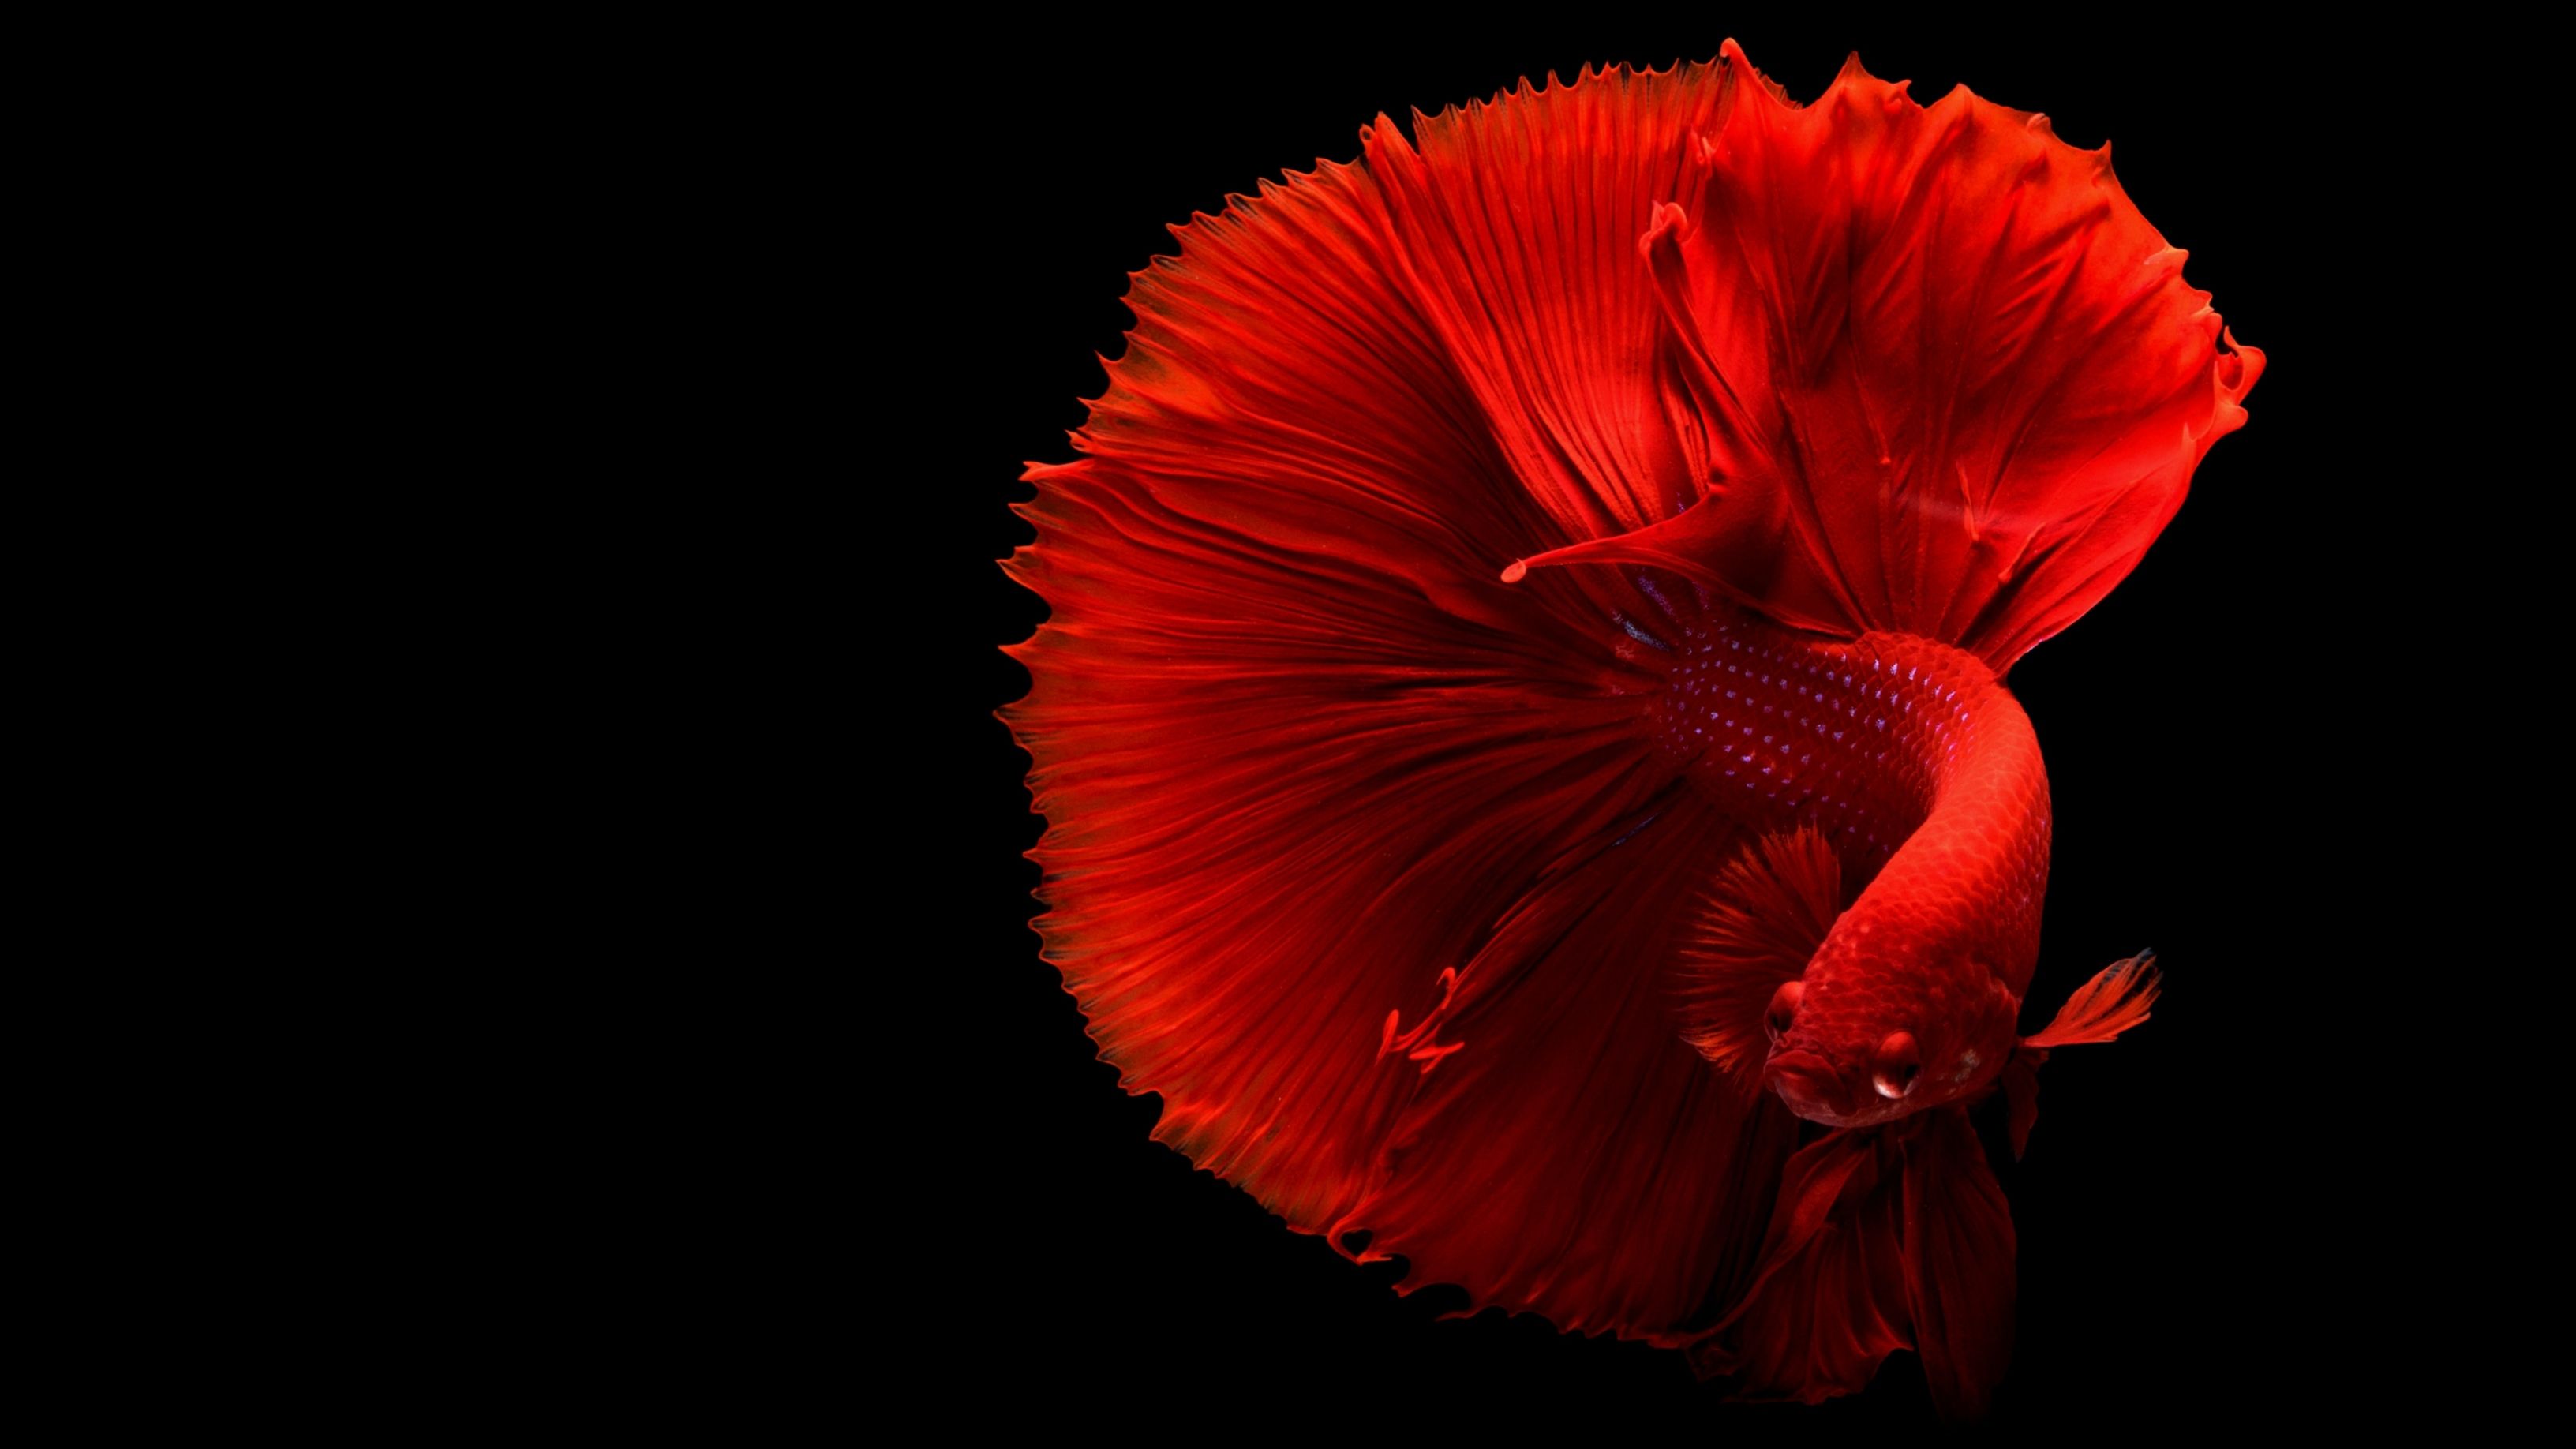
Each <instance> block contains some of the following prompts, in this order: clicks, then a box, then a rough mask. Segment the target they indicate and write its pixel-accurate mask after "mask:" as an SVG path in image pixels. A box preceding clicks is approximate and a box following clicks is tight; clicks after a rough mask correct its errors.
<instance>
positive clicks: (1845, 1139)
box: [1689, 1128, 1913, 1404]
mask: <svg viewBox="0 0 2576 1449" xmlns="http://www.w3.org/2000/svg"><path fill="white" fill-rule="evenodd" d="M1899 1175H1900V1174H1899V1163H1898V1160H1897V1150H1896V1147H1895V1142H1894V1136H1893V1134H1891V1133H1888V1132H1886V1131H1883V1130H1879V1129H1874V1128H1873V1129H1864V1130H1861V1131H1846V1132H1834V1133H1829V1134H1827V1135H1826V1136H1823V1137H1820V1138H1818V1139H1816V1140H1815V1141H1813V1142H1811V1143H1808V1144H1807V1145H1806V1146H1805V1147H1803V1148H1801V1149H1799V1151H1798V1154H1797V1155H1796V1156H1794V1157H1792V1158H1790V1159H1789V1164H1788V1166H1787V1168H1786V1169H1785V1170H1784V1171H1783V1172H1782V1175H1781V1180H1780V1193H1779V1197H1778V1200H1777V1203H1776V1205H1775V1206H1774V1207H1773V1208H1772V1213H1771V1227H1770V1231H1769V1233H1768V1235H1767V1236H1766V1237H1765V1238H1764V1240H1763V1246H1762V1258H1761V1267H1760V1268H1759V1270H1758V1271H1757V1272H1756V1273H1755V1275H1754V1279H1753V1282H1752V1285H1751V1286H1750V1287H1749V1288H1748V1289H1746V1290H1745V1292H1744V1294H1743V1296H1742V1297H1741V1298H1740V1299H1739V1300H1738V1301H1737V1303H1736V1306H1735V1307H1734V1309H1733V1310H1732V1311H1730V1312H1729V1313H1728V1314H1727V1315H1726V1316H1725V1317H1724V1318H1722V1319H1720V1320H1719V1321H1718V1323H1717V1324H1716V1325H1715V1326H1714V1327H1713V1328H1711V1329H1710V1330H1709V1331H1708V1333H1707V1335H1706V1336H1705V1337H1703V1338H1701V1339H1699V1340H1698V1341H1697V1342H1695V1343H1693V1344H1691V1345H1690V1350H1689V1351H1690V1360H1691V1367H1692V1368H1693V1369H1694V1370H1695V1371H1696V1372H1698V1373H1699V1375H1700V1376H1701V1377H1703V1378H1709V1377H1717V1376H1728V1377H1732V1378H1733V1379H1734V1380H1735V1382H1734V1385H1733V1392H1732V1393H1731V1394H1730V1397H1732V1398H1738V1399H1795V1400H1797V1401H1798V1402H1800V1403H1806V1404H1816V1403H1822V1402H1824V1401H1825V1400H1826V1399H1828V1398H1831V1397H1833V1396H1834V1395H1836V1394H1849V1393H1857V1392H1859V1391H1860V1390H1861V1389H1863V1388H1865V1387H1867V1386H1868V1384H1869V1381H1870V1379H1871V1378H1872V1377H1873V1376H1874V1375H1875V1374H1876V1373H1877V1372H1878V1366H1879V1364H1880V1363H1882V1362H1884V1361H1885V1360H1886V1358H1887V1356H1888V1355H1889V1354H1891V1353H1894V1352H1895V1351H1897V1350H1898V1349H1902V1348H1910V1347H1912V1346H1913V1339H1912V1337H1911V1336H1910V1334H1909V1333H1908V1331H1907V1324H1906V1314H1907V1306H1906V1300H1907V1290H1906V1283H1905V1263H1904V1244H1903V1239H1902V1219H1901V1206H1902V1205H1901V1204H1900V1202H1899V1201H1898V1197H1899Z"/></svg>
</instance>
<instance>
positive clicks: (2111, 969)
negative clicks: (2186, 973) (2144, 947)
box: [2022, 951, 2162, 1048]
mask: <svg viewBox="0 0 2576 1449" xmlns="http://www.w3.org/2000/svg"><path fill="white" fill-rule="evenodd" d="M2160 989H2162V978H2161V976H2160V975H2159V973H2158V972H2157V970H2156V953H2155V952H2153V951H2140V952H2139V953H2138V954H2137V955H2135V956H2132V957H2130V958H2129V959H2127V960H2125V961H2115V962H2113V963H2111V964H2110V965H2108V966H2105V967H2103V968H2102V970H2101V971H2100V972H2099V973H2097V974H2096V975H2095V976H2094V978H2093V979H2092V980H2090V981H2087V982H2085V983H2084V984H2083V985H2082V986H2079V987H2077V988H2075V994H2074V995H2072V996H2070V997H2068V998H2066V1004H2065V1005H2064V1006H2062V1007H2060V1008H2058V1011H2057V1016H2056V1017H2055V1019H2053V1020H2051V1021H2050V1022H2049V1023H2048V1025H2047V1026H2046V1027H2044V1028H2042V1029H2041V1030H2039V1031H2037V1032H2034V1033H2032V1034H2031V1035H2029V1036H2026V1037H2023V1038H2022V1045H2023V1046H2024V1047H2025V1048H2028V1047H2067V1046H2083V1045H2087V1044H2090V1043H2094V1042H2106V1041H2110V1040H2112V1039H2113V1038H2115V1037H2117V1036H2118V1035H2119V1034H2120V1033H2122V1032H2124V1031H2127V1030H2128V1029H2129V1028H2131V1027H2133V1026H2136V1025H2138V1024H2139V1023H2141V1022H2143V1021H2145V1020H2146V1019H2147V1015H2148V1012H2147V1008H2149V1007H2151V1006H2153V1005H2155V1001H2156V993H2157V992H2158V991H2159V990H2160Z"/></svg>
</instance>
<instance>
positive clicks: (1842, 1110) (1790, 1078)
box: [1762, 1051, 1857, 1123]
mask: <svg viewBox="0 0 2576 1449" xmlns="http://www.w3.org/2000/svg"><path fill="white" fill-rule="evenodd" d="M1762 1085H1764V1086H1766V1087H1769V1088H1770V1089H1771V1090H1773V1091H1775V1092H1778V1093H1779V1094H1780V1100H1782V1101H1784V1102H1786V1103H1788V1104H1789V1110H1790V1111H1792V1112H1795V1113H1797V1114H1798V1115H1799V1116H1801V1117H1804V1118H1806V1119H1807V1120H1809V1121H1811V1122H1827V1123H1841V1122H1846V1121H1848V1120H1850V1119H1851V1118H1852V1117H1853V1116H1854V1115H1855V1108H1856V1106H1857V1104H1856V1103H1855V1102H1854V1101H1853V1098H1852V1090H1851V1083H1850V1082H1849V1081H1848V1080H1847V1079H1846V1078H1845V1077H1844V1075H1843V1074H1842V1073H1841V1072H1839V1071H1836V1070H1835V1069H1834V1064H1833V1063H1832V1062H1830V1061H1828V1060H1826V1059H1825V1058H1824V1057H1822V1056H1819V1055H1817V1054H1816V1053H1814V1052H1808V1051H1786V1052H1780V1053H1778V1054H1776V1055H1774V1056H1773V1057H1772V1058H1771V1060H1770V1061H1768V1062H1767V1063H1765V1064H1764V1065H1763V1068H1762Z"/></svg>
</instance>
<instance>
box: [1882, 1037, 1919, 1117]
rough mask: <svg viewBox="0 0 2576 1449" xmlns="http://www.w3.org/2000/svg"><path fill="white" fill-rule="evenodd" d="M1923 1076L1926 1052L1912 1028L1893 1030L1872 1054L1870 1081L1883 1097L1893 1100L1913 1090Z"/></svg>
mask: <svg viewBox="0 0 2576 1449" xmlns="http://www.w3.org/2000/svg"><path fill="white" fill-rule="evenodd" d="M1922 1075H1923V1052H1922V1050H1921V1049H1920V1048H1918V1047H1917V1046H1915V1044H1914V1033H1912V1032H1910V1031H1899V1032H1890V1033H1889V1034H1888V1037H1887V1040H1885V1041H1883V1042H1880V1043H1879V1044H1878V1050H1877V1051H1876V1052H1874V1053H1872V1054H1871V1056H1870V1062H1869V1079H1870V1082H1871V1083H1872V1084H1873V1085H1875V1086H1876V1087H1877V1088H1878V1094H1879V1095H1880V1096H1882V1097H1886V1098H1889V1099H1890V1100H1893V1099H1895V1098H1898V1097H1902V1096H1904V1095H1905V1094H1906V1093H1908V1092H1911V1091H1913V1090H1914V1083H1915V1080H1916V1079H1917V1078H1918V1077H1920V1076H1922Z"/></svg>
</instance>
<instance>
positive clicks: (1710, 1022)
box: [1674, 826, 1845, 1068]
mask: <svg viewBox="0 0 2576 1449" xmlns="http://www.w3.org/2000/svg"><path fill="white" fill-rule="evenodd" d="M1842 880H1843V873H1842V863H1841V862H1840V861H1839V860H1837V859H1835V858H1834V851H1833V847H1832V846H1831V845H1829V844H1827V843H1826V841H1825V837H1824V834H1823V832H1821V831H1818V830H1817V829H1816V828H1815V827H1813V826H1800V827H1799V828H1798V829H1796V830H1794V831H1790V832H1786V833H1780V834H1772V835H1764V836H1759V837H1757V838H1755V839H1754V840H1753V841H1752V842H1751V843H1749V844H1747V845H1746V846H1745V847H1744V849H1742V850H1741V851H1738V852H1737V853H1736V854H1735V855H1734V857H1733V858H1731V859H1729V860H1728V861H1727V863H1726V864H1725V865H1724V866H1723V867H1721V868H1720V869H1719V870H1718V873H1717V879H1716V880H1715V881H1713V882H1711V883H1710V885H1709V888H1708V895H1707V898H1706V899H1705V900H1704V901H1702V902H1701V904H1700V907H1699V911H1698V915H1697V918H1696V919H1695V920H1694V921H1693V922H1692V924H1691V926H1690V927H1689V929H1688V931H1687V933H1686V934H1685V935H1684V936H1683V939H1682V949H1681V956H1680V958H1679V960H1678V961H1676V962H1675V965H1674V974H1675V976H1676V977H1677V978H1678V979H1679V982H1680V988H1681V1018H1682V1039H1683V1040H1684V1041H1687V1042H1689V1043H1690V1044H1691V1045H1692V1046H1694V1047H1696V1048H1698V1049H1699V1053H1700V1055H1702V1056H1704V1057H1707V1058H1708V1059H1709V1060H1710V1061H1712V1062H1715V1063H1717V1064H1718V1065H1719V1066H1721V1067H1727V1068H1732V1067H1733V1066H1734V1065H1735V1064H1736V1063H1737V1062H1740V1061H1746V1060H1751V1061H1755V1062H1759V1061H1760V1060H1761V1059H1762V1057H1763V1055H1764V1053H1765V1052H1766V1051H1767V1050H1768V1049H1769V1042H1768V1041H1767V1040H1766V1038H1765V1036H1764V1033H1763V1029H1762V1016H1763V1012H1764V1010H1765V1009H1766V1008H1768V1007H1769V1006H1770V1004H1771V995H1772V993H1773V992H1775V991H1777V990H1779V989H1780V983H1781V982H1784V981H1795V980H1797V979H1798V978H1799V977H1800V976H1801V975H1803V974H1805V972H1806V969H1807V962H1808V960H1809V959H1810V958H1812V957H1813V956H1814V955H1815V954H1816V948H1817V947H1818V946H1821V945H1823V944H1824V941H1825V933H1826V932H1827V931H1829V930H1831V929H1832V928H1833V924H1834V917H1836V916H1838V915H1841V914H1842V910H1843V906H1844V904H1845V902H1844V900H1843V893H1842Z"/></svg>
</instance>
